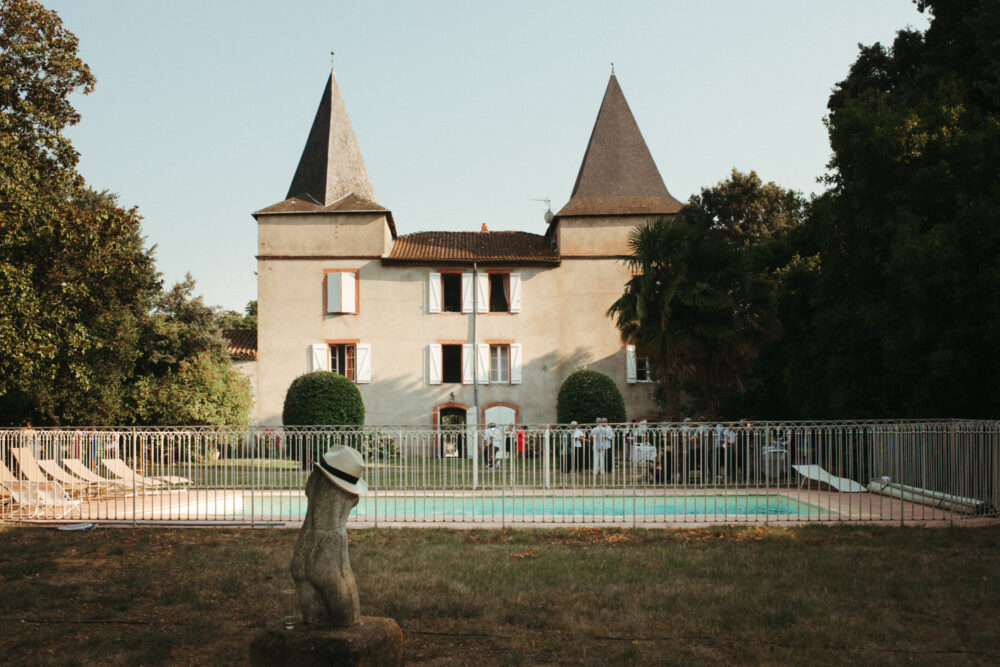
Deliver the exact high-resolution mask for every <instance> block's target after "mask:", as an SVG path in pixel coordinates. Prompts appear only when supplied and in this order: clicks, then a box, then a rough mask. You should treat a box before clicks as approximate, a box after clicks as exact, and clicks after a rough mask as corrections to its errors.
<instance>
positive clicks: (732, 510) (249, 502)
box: [243, 494, 827, 520]
mask: <svg viewBox="0 0 1000 667" xmlns="http://www.w3.org/2000/svg"><path fill="white" fill-rule="evenodd" d="M306 507H307V503H306V498H305V496H304V495H298V496H289V495H266V494H265V495H260V494H257V495H254V496H250V495H249V494H248V495H247V496H245V497H244V499H243V514H244V515H245V516H251V515H254V516H275V515H277V516H289V517H298V516H304V515H305V513H306ZM826 513H827V512H826V510H824V509H822V508H820V507H816V506H814V505H810V504H808V503H804V502H799V501H797V500H794V499H792V498H788V497H786V496H776V495H770V496H764V495H749V496H747V495H744V496H735V495H733V496H637V497H635V498H623V497H621V496H514V497H511V496H507V497H503V496H500V495H479V496H467V495H449V496H377V497H376V496H374V495H367V496H363V497H362V498H361V499H360V500H359V502H358V504H357V506H356V507H355V508H354V509H353V510H351V517H352V518H354V519H359V520H364V519H374V518H376V517H377V518H379V519H387V520H393V519H400V520H402V519H421V518H423V519H427V520H431V519H433V518H435V517H469V518H480V519H482V518H486V519H490V518H493V517H497V518H499V517H501V516H505V517H512V518H517V517H532V516H546V517H556V518H559V517H574V516H598V517H599V516H631V515H643V516H647V517H649V516H654V517H655V516H663V517H669V516H683V515H693V514H701V515H705V514H708V515H719V516H725V515H734V516H748V515H762V514H767V515H774V516H781V515H788V514H826Z"/></svg>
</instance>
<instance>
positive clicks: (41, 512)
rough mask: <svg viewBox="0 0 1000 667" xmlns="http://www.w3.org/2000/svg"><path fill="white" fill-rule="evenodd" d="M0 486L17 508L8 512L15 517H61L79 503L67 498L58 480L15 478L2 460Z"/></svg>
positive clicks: (0, 463) (0, 464)
mask: <svg viewBox="0 0 1000 667" xmlns="http://www.w3.org/2000/svg"><path fill="white" fill-rule="evenodd" d="M0 488H3V489H4V491H6V492H7V494H9V495H10V499H11V500H12V501H13V502H14V503H15V504H16V505H17V509H16V510H14V511H13V512H10V514H12V515H13V516H15V517H19V516H20V517H24V516H26V517H28V518H30V519H40V518H51V519H61V518H63V517H64V516H66V513H67V512H69V511H70V510H72V509H75V508H76V506H77V505H79V504H80V501H79V500H72V499H71V498H69V496H67V495H66V491H65V489H63V488H62V487H61V486H60V485H59V483H58V482H41V483H35V482H27V481H25V480H19V479H15V477H14V474H13V473H12V472H11V471H10V468H8V467H7V466H6V465H5V464H4V463H3V462H0Z"/></svg>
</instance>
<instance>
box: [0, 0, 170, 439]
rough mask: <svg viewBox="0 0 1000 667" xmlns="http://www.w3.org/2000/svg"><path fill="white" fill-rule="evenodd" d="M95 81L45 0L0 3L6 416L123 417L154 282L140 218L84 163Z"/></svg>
mask: <svg viewBox="0 0 1000 667" xmlns="http://www.w3.org/2000/svg"><path fill="white" fill-rule="evenodd" d="M94 83H95V80H94V77H93V75H92V74H91V72H90V69H89V68H88V67H87V66H86V65H85V64H84V63H83V62H81V61H80V59H79V57H78V55H77V40H76V37H75V36H74V35H73V34H72V33H71V32H69V31H68V30H66V29H65V28H64V27H63V25H62V22H61V21H60V19H59V17H58V16H57V15H56V14H55V13H54V12H51V11H49V10H47V9H45V8H44V7H43V6H42V5H41V4H40V3H37V2H29V1H27V0H3V1H2V2H0V340H2V341H3V345H0V423H5V424H15V425H16V424H22V423H25V422H27V421H32V422H34V423H36V424H67V423H75V424H86V423H91V424H92V423H114V422H117V421H118V420H119V419H120V418H121V417H122V415H123V410H124V403H123V402H124V397H125V391H126V390H125V386H126V383H127V381H128V377H129V375H130V373H131V367H132V364H133V362H134V361H135V359H136V357H137V354H138V353H137V350H136V347H135V343H136V340H137V336H138V333H137V327H138V322H139V319H140V318H141V317H142V316H143V314H144V313H145V311H146V309H147V307H148V297H149V295H150V294H151V293H152V291H153V290H154V289H155V288H156V287H157V276H156V272H155V269H154V267H153V262H152V257H151V254H150V252H149V251H147V250H145V249H144V248H143V243H142V238H141V236H140V218H139V216H138V214H137V213H136V211H135V210H134V209H132V210H124V209H122V208H121V207H119V206H118V204H117V202H116V201H115V200H114V198H113V197H112V196H109V195H108V194H107V193H95V192H92V191H90V190H89V189H88V188H87V187H86V186H85V184H84V182H83V179H82V178H81V177H80V176H79V174H78V173H77V172H76V164H77V159H78V156H77V153H76V151H75V150H74V148H73V146H72V144H71V143H70V141H69V140H68V139H67V138H66V136H65V134H64V131H65V129H66V128H67V127H69V126H71V125H73V124H75V123H76V122H77V121H78V120H79V115H78V114H77V112H76V110H75V109H74V108H73V106H72V105H71V104H70V101H69V98H70V95H71V94H72V93H73V92H82V93H84V94H87V93H89V92H90V91H91V90H92V89H93V86H94Z"/></svg>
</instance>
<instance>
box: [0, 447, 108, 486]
mask: <svg viewBox="0 0 1000 667" xmlns="http://www.w3.org/2000/svg"><path fill="white" fill-rule="evenodd" d="M10 453H11V454H12V455H13V456H14V458H15V459H16V460H17V465H18V466H19V467H20V468H21V476H22V477H24V479H26V480H27V481H29V482H31V483H32V484H45V483H47V482H49V481H50V480H49V477H48V475H46V474H45V471H44V470H42V467H41V466H40V465H38V459H36V458H35V455H34V454H33V453H32V451H31V449H30V448H29V447H14V448H13V449H11V450H10ZM62 486H63V489H64V490H66V491H69V492H70V493H72V494H75V495H83V494H89V493H90V492H91V491H93V486H92V485H91V484H89V483H87V482H83V481H77V482H69V483H67V484H64V485H62Z"/></svg>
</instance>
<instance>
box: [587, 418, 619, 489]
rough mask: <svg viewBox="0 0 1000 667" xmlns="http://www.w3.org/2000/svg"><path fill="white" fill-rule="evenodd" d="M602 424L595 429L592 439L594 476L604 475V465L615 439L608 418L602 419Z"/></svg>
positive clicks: (591, 435)
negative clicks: (612, 441)
mask: <svg viewBox="0 0 1000 667" xmlns="http://www.w3.org/2000/svg"><path fill="white" fill-rule="evenodd" d="M599 421H600V423H599V424H598V425H597V426H595V427H594V430H593V431H592V432H591V434H590V437H591V438H593V440H594V474H595V475H603V474H604V463H605V458H606V457H607V451H608V450H609V449H611V440H612V439H613V438H614V437H615V434H614V431H612V430H611V427H610V426H608V419H607V417H602V418H601V419H600V420H599Z"/></svg>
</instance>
